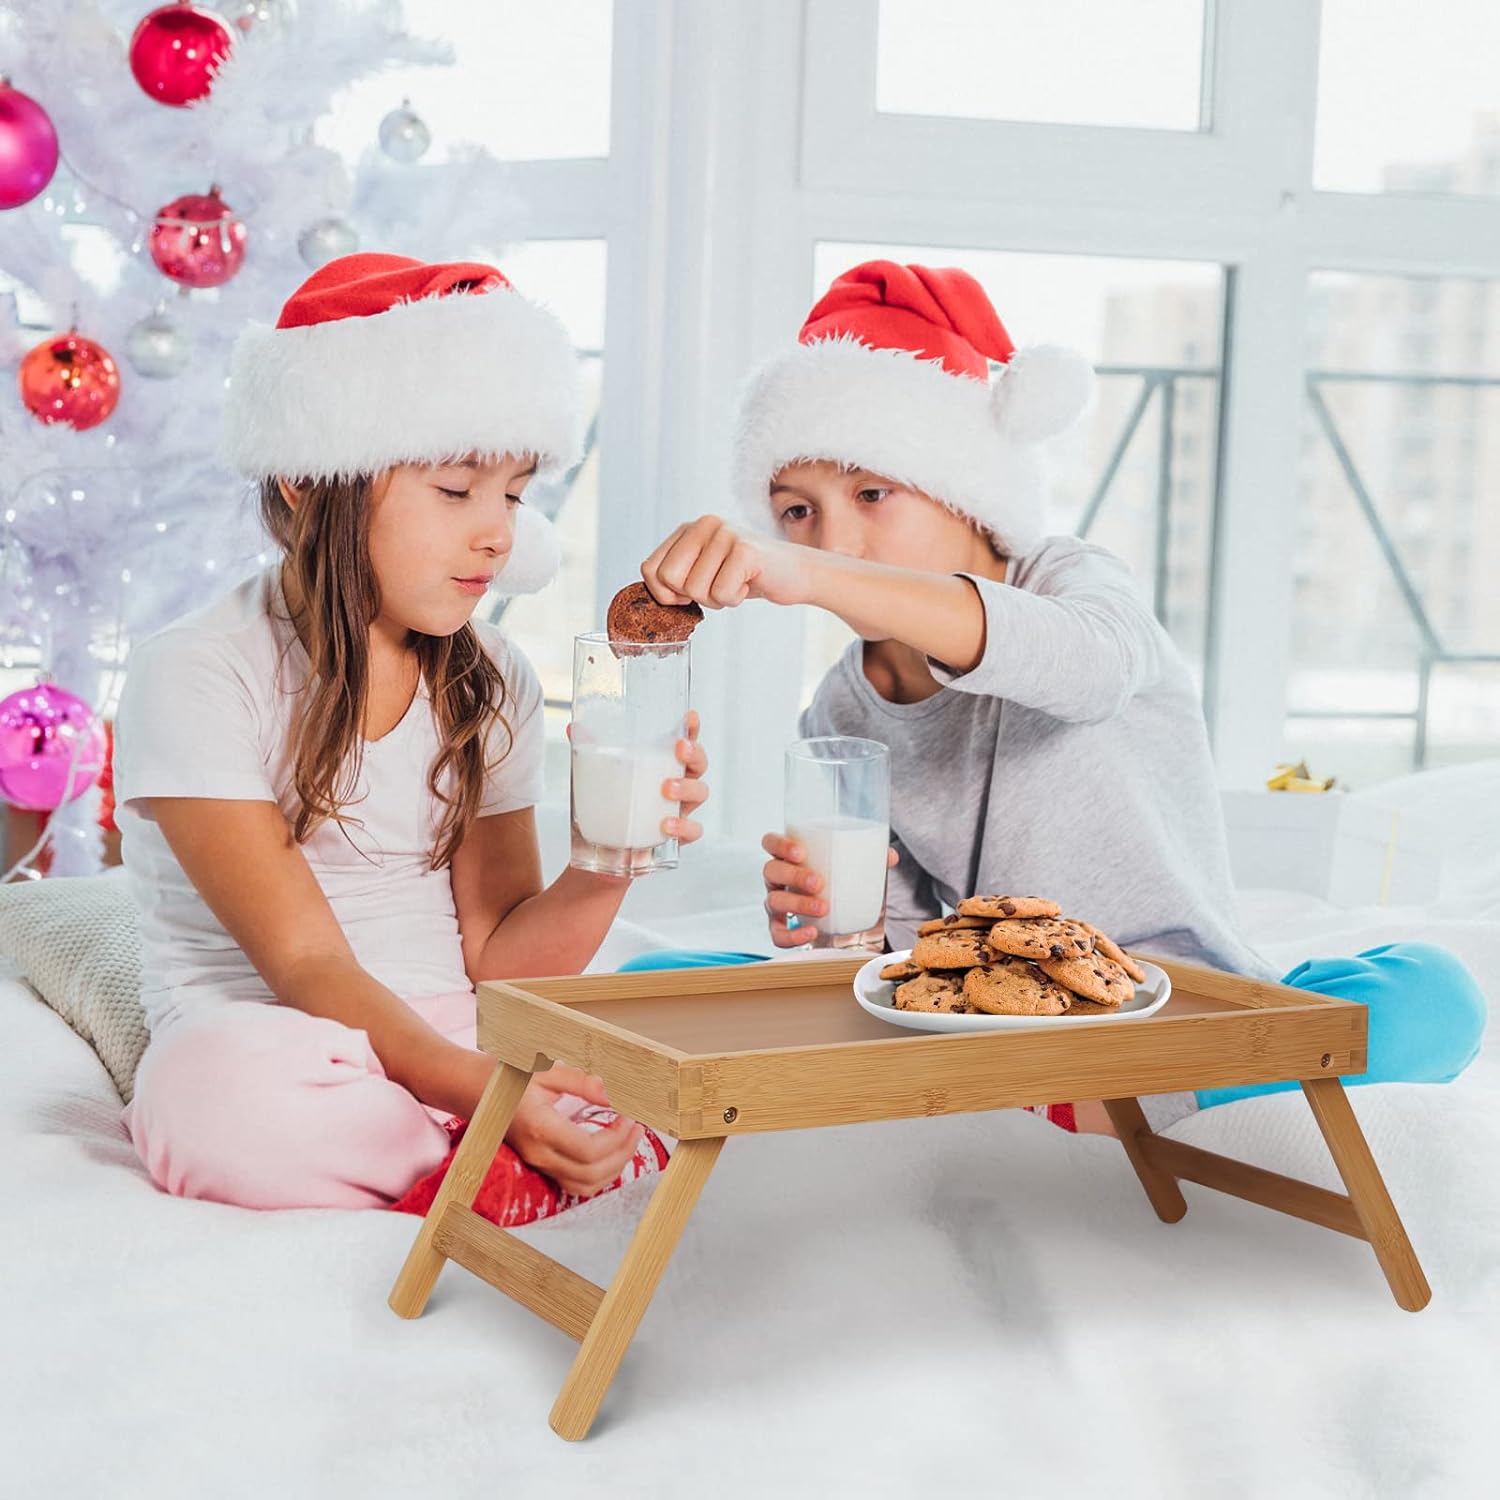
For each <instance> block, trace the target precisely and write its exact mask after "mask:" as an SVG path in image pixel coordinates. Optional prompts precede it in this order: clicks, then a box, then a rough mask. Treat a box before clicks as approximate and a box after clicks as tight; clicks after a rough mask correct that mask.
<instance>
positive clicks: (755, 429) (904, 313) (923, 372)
mask: <svg viewBox="0 0 1500 1500" xmlns="http://www.w3.org/2000/svg"><path fill="white" fill-rule="evenodd" d="M797 338H798V346H797V348H795V349H793V350H790V351H788V352H786V353H784V354H779V355H777V356H775V357H774V358H773V359H771V360H769V361H767V362H766V363H765V364H764V365H762V366H761V367H760V368H759V369H758V370H756V371H755V372H754V373H753V374H752V375H751V376H750V378H749V380H748V381H747V383H746V385H745V388H744V391H743V393H742V395H741V399H740V410H739V421H738V425H737V429H736V432H735V439H734V459H733V465H734V468H733V485H734V494H735V499H736V502H737V504H738V505H739V507H740V509H741V512H742V514H743V515H745V516H746V517H747V518H748V519H750V520H752V521H753V522H754V523H755V524H757V525H760V526H762V527H763V526H764V525H765V524H766V523H767V521H768V519H769V498H768V490H769V481H770V479H771V477H772V476H773V475H774V474H775V473H776V472H777V471H778V470H779V469H781V468H783V467H784V466H785V465H787V464H789V463H795V462H797V461H799V460H801V461H811V460H816V459H826V460H831V461H833V462H835V463H840V464H844V465H846V466H848V467H850V468H861V469H869V470H871V471H872V472H873V473H876V474H880V475H883V476H885V477H887V478H889V479H894V480H896V481H897V482H898V483H900V484H905V485H910V486H912V487H914V488H916V489H920V490H923V491H925V492H926V493H927V494H929V495H931V496H933V498H934V499H937V500H941V501H942V502H943V503H944V504H945V505H947V506H948V507H949V508H950V509H952V510H954V511H957V512H959V513H960V514H963V515H966V516H969V517H970V518H972V519H973V520H974V521H976V522H978V523H979V524H980V525H981V526H983V527H984V528H985V529H986V530H987V531H989V532H990V534H991V535H992V536H994V537H995V539H996V541H997V544H998V545H999V546H1000V547H1001V548H1002V549H1003V550H1004V551H1005V552H1007V553H1023V552H1025V551H1027V550H1029V549H1030V548H1031V547H1032V546H1034V545H1035V544H1036V543H1037V542H1038V541H1040V540H1041V537H1042V535H1043V532H1044V518H1043V511H1044V507H1045V503H1046V491H1047V469H1046V465H1045V463H1044V461H1043V444H1044V442H1045V440H1046V439H1047V438H1050V437H1052V436H1054V435H1055V434H1057V433H1059V432H1062V431H1063V430H1064V429H1066V428H1067V427H1069V426H1071V425H1072V424H1073V423H1074V422H1075V421H1076V420H1077V419H1078V417H1079V416H1080V414H1081V413H1082V412H1083V410H1084V408H1085V407H1086V406H1087V405H1088V402H1089V398H1090V396H1091V394H1092V392H1093V385H1094V373H1093V370H1092V369H1091V368H1090V367H1089V364H1088V361H1087V360H1085V359H1084V358H1083V356H1082V355H1080V354H1076V353H1075V352H1074V351H1073V350H1071V349H1064V348H1061V347H1059V346H1056V345H1045V344H1043V345H1038V346H1036V347H1035V348H1030V349H1020V350H1018V349H1017V348H1016V347H1015V345H1014V344H1013V343H1012V342H1011V339H1010V335H1009V334H1008V333H1006V331H1005V326H1004V324H1002V323H1001V321H1000V319H999V317H998V316H997V315H996V313H995V309H994V307H993V306H991V304H990V300H989V298H988V297H987V296H985V294H984V289H983V288H982V287H981V286H980V285H979V283H978V282H977V281H975V280H974V278H973V277H972V276H970V275H968V273H967V272H964V271H960V270H957V269H956V268H952V267H945V268H941V269H936V270H934V269H931V268H929V267H927V266H903V265H899V264H897V263H896V262H895V261H889V260H872V261H866V262H865V263H864V264H863V265H858V266H855V267H854V268H853V269H852V270H850V271H845V272H844V274H843V275H842V276H840V277H839V278H838V279H837V280H836V281H835V282H834V283H833V285H832V286H831V287H830V288H829V289H828V291H827V293H826V294H825V295H824V296H823V297H822V299H821V300H820V301H819V302H818V303H817V305H816V306H815V307H814V308H813V310H812V311H811V312H810V313H809V314H808V315H807V321H806V322H805V323H804V324H803V325H802V331H801V333H800V334H798V336H797ZM992 365H995V366H998V369H997V370H996V373H995V374H994V376H993V377H992V376H991V374H990V367H991V366H992Z"/></svg>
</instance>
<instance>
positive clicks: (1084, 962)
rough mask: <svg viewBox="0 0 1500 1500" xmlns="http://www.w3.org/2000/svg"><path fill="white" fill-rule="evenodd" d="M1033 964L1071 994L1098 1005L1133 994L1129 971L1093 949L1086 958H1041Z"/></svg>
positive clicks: (1120, 1002)
mask: <svg viewBox="0 0 1500 1500" xmlns="http://www.w3.org/2000/svg"><path fill="white" fill-rule="evenodd" d="M1037 967H1038V968H1040V969H1041V971H1042V972H1043V973H1044V974H1045V975H1047V977H1048V978H1049V979H1055V980H1056V981H1057V982H1058V983H1059V984H1060V985H1062V986H1064V988H1066V989H1069V990H1071V991H1072V992H1073V993H1074V994H1075V995H1082V996H1083V998H1084V999H1085V1000H1097V1001H1098V1002H1099V1004H1100V1005H1109V1006H1119V1005H1123V1004H1124V1003H1125V1002H1126V1001H1127V1000H1130V999H1132V998H1133V997H1134V995H1135V986H1134V985H1133V984H1132V983H1131V982H1130V975H1129V974H1127V973H1126V972H1125V970H1124V969H1122V968H1121V967H1120V966H1119V964H1117V963H1116V962H1115V961H1114V959H1112V958H1106V957H1105V955H1104V954H1102V953H1100V952H1098V951H1097V950H1096V951H1095V952H1093V953H1091V954H1089V956H1088V957H1087V958H1044V959H1041V960H1040V961H1039V962H1038V965H1037Z"/></svg>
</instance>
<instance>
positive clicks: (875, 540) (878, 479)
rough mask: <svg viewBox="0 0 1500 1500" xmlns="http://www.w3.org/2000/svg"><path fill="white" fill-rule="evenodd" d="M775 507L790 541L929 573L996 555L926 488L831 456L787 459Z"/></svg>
mask: <svg viewBox="0 0 1500 1500" xmlns="http://www.w3.org/2000/svg"><path fill="white" fill-rule="evenodd" d="M771 509H772V511H773V513H774V514H775V517H776V521H777V524H778V526H779V527H780V530H781V534H782V536H784V537H785V538H786V539H787V540H788V541H789V542H799V543H801V544H802V545H803V546H805V547H816V548H818V550H819V551H821V552H837V553H840V554H841V555H843V556H844V557H855V558H859V559H860V560H862V561H864V562H874V563H889V564H891V565H893V566H895V567H901V568H917V569H920V570H921V571H923V572H927V573H957V572H972V571H974V569H975V566H976V562H984V561H990V562H992V561H993V557H994V554H993V552H992V551H991V549H990V546H989V543H988V541H987V540H986V538H985V537H984V536H983V535H982V534H981V533H980V532H979V531H977V530H976V529H975V528H974V527H973V526H971V525H970V524H969V522H968V521H966V520H965V519H964V518H963V517H962V516H958V515H955V514H954V513H953V512H952V511H951V510H949V509H948V508H947V506H945V505H941V504H939V503H938V501H936V500H934V499H933V498H932V496H931V495H929V494H926V493H925V492H924V491H922V490H917V489H912V488H911V487H910V486H908V485H902V484H898V483H897V482H896V481H895V480H894V479H886V478H884V477H882V476H881V475H879V474H873V473H871V472H870V471H869V470H868V469H845V468H842V467H840V466H839V465H838V464H835V463H829V462H827V461H826V460H818V461H817V462H813V463H796V464H788V465H787V466H786V467H785V468H784V469H780V470H778V471H777V473H776V474H775V475H773V476H772V479H771Z"/></svg>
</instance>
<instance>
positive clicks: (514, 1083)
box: [389, 1059, 547, 1318]
mask: <svg viewBox="0 0 1500 1500" xmlns="http://www.w3.org/2000/svg"><path fill="white" fill-rule="evenodd" d="M538 1066H539V1067H545V1066H547V1064H546V1063H545V1062H543V1061H542V1060H541V1059H538ZM530 1082H531V1074H530V1073H528V1072H527V1071H526V1070H525V1069H524V1068H513V1067H511V1066H510V1065H509V1064H508V1063H502V1064H501V1065H500V1066H499V1067H498V1068H496V1069H495V1071H494V1073H493V1074H492V1075H491V1077H490V1081H489V1082H488V1083H487V1084H486V1085H485V1089H484V1093H483V1094H481V1095H480V1096H479V1107H478V1109H476V1110H475V1111H474V1118H473V1119H472V1120H470V1121H469V1126H468V1129H467V1130H466V1131H465V1132H464V1138H463V1140H462V1141H461V1142H459V1147H458V1151H457V1152H456V1153H455V1154H454V1157H453V1163H452V1165H451V1166H450V1167H449V1168H448V1175H447V1176H446V1177H444V1178H443V1182H442V1186H441V1187H440V1188H438V1194H437V1197H436V1199H434V1200H433V1204H432V1207H431V1208H429V1209H428V1210H427V1216H426V1218H424V1219H423V1220H422V1226H421V1228H420V1229H418V1230H417V1237H416V1240H415V1241H414V1242H413V1244H412V1247H411V1250H410V1252H409V1253H408V1255H407V1257H406V1264H405V1265H403V1266H402V1267H401V1274H400V1275H399V1276H397V1277H396V1284H395V1286H393V1287H392V1288H391V1295H390V1298H389V1302H390V1306H391V1310H392V1311H393V1312H396V1313H399V1314H400V1315H401V1316H402V1317H403V1318H416V1317H420V1316H421V1313H422V1309H423V1308H425V1307H426V1306H427V1299H428V1297H430V1296H431V1295H432V1288H433V1286H434V1285H435V1284H436V1282H437V1279H438V1272H440V1271H441V1270H442V1269H443V1262H444V1261H445V1260H446V1259H447V1256H445V1255H444V1254H443V1252H442V1251H441V1250H439V1249H438V1248H437V1246H436V1244H435V1243H434V1240H435V1238H436V1235H437V1232H438V1227H439V1225H441V1223H442V1221H443V1215H444V1213H445V1212H446V1211H447V1209H448V1207H449V1205H450V1204H457V1205H459V1206H460V1207H462V1208H471V1207H472V1206H473V1203H474V1198H475V1196H476V1195H477V1194H478V1192H479V1189H480V1186H481V1185H482V1184H483V1182H484V1175H485V1173H486V1172H488V1171H489V1168H490V1163H491V1162H492V1161H493V1160H494V1159H495V1152H496V1151H498V1150H499V1149H500V1143H501V1141H503V1140H504V1139H505V1132H506V1131H507V1130H509V1129H510V1122H511V1120H512V1119H513V1118H514V1117H515V1113H516V1108H517V1106H518V1105H519V1104H520V1102H521V1095H522V1094H524V1093H525V1092H526V1085H527V1084H529V1083H530Z"/></svg>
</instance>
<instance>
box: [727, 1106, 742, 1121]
mask: <svg viewBox="0 0 1500 1500" xmlns="http://www.w3.org/2000/svg"><path fill="white" fill-rule="evenodd" d="M739 1117H740V1112H739V1110H737V1109H733V1108H731V1109H726V1110H725V1111H724V1123H725V1124H726V1125H733V1124H734V1122H735V1121H736V1120H738V1119H739Z"/></svg>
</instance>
